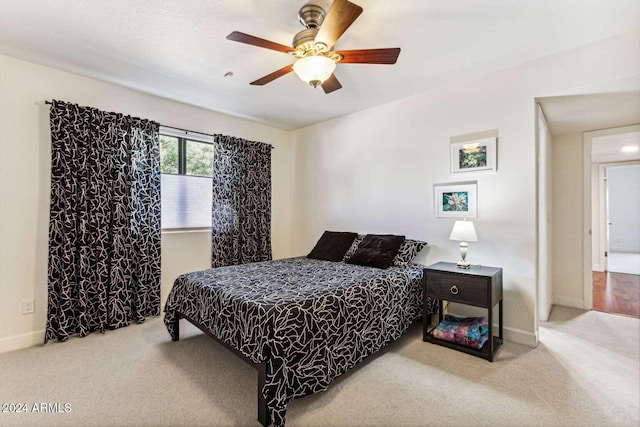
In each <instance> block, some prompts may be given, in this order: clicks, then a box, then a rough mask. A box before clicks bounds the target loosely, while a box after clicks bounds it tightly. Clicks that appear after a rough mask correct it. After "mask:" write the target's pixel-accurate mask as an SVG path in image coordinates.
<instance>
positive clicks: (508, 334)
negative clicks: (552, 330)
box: [493, 325, 538, 347]
mask: <svg viewBox="0 0 640 427" xmlns="http://www.w3.org/2000/svg"><path fill="white" fill-rule="evenodd" d="M497 330H498V328H497V326H496V325H494V330H493V333H494V334H495V333H496V331H497ZM502 333H503V335H504V337H503V338H504V339H505V341H510V342H514V343H516V344H522V345H526V346H529V347H536V346H537V345H538V336H537V335H536V334H534V333H532V332H527V331H523V330H522V329H517V328H509V327H506V326H505V327H503V328H502Z"/></svg>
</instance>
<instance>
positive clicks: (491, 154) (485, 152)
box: [451, 137, 497, 173]
mask: <svg viewBox="0 0 640 427" xmlns="http://www.w3.org/2000/svg"><path fill="white" fill-rule="evenodd" d="M496 140H497V138H495V137H493V138H483V139H478V140H476V141H467V142H457V143H452V144H451V173H462V172H478V171H494V172H495V171H496Z"/></svg>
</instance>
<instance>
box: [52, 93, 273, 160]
mask: <svg viewBox="0 0 640 427" xmlns="http://www.w3.org/2000/svg"><path fill="white" fill-rule="evenodd" d="M44 103H45V104H48V105H53V102H51V101H44ZM160 126H162V127H163V128H169V129H175V130H179V131H182V132H185V133H186V134H187V135H188V134H189V132H191V133H197V134H199V135H207V136H212V137H215V135H214V134H211V133H206V132H198V131H195V130H189V129H182V128H177V127H175V126H166V125H163V124H161V125H160ZM267 145H268V146H269V147H271V149H272V150H273V149H274V148H275V147H274V146H273V145H271V144H267Z"/></svg>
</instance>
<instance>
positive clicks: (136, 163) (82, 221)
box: [45, 101, 160, 342]
mask: <svg viewBox="0 0 640 427" xmlns="http://www.w3.org/2000/svg"><path fill="white" fill-rule="evenodd" d="M50 125H51V212H50V220H49V272H48V279H49V306H48V313H47V328H46V334H45V342H47V341H48V340H50V339H57V340H59V341H65V340H67V338H69V336H71V335H75V334H79V335H80V336H86V335H87V334H89V333H91V332H93V331H100V332H104V330H105V329H115V328H119V327H122V326H126V325H128V324H129V322H130V321H136V322H142V321H143V320H144V319H145V317H147V316H157V315H159V314H160V171H159V155H158V139H159V136H158V130H159V124H158V123H155V122H151V121H149V120H142V119H138V118H133V117H130V116H124V115H122V114H117V113H109V112H104V111H99V110H97V109H95V108H89V107H81V106H78V105H75V104H69V103H65V102H60V101H53V103H52V107H51V113H50Z"/></svg>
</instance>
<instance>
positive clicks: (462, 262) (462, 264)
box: [457, 259, 471, 270]
mask: <svg viewBox="0 0 640 427" xmlns="http://www.w3.org/2000/svg"><path fill="white" fill-rule="evenodd" d="M457 267H458V268H464V269H465V270H466V269H469V268H471V263H470V262H469V261H465V260H463V259H461V260H460V261H458V264H457Z"/></svg>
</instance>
